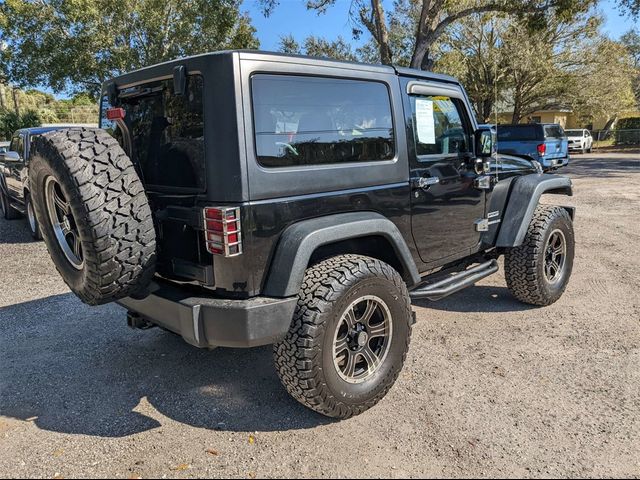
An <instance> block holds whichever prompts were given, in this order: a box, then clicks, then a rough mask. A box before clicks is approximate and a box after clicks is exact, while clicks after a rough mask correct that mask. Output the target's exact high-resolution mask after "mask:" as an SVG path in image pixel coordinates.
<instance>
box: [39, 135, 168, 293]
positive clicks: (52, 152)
mask: <svg viewBox="0 0 640 480" xmlns="http://www.w3.org/2000/svg"><path fill="white" fill-rule="evenodd" d="M49 177H53V180H55V181H56V182H57V184H58V185H59V188H60V190H61V191H62V193H63V195H64V197H65V199H66V200H67V201H68V204H69V209H70V211H71V214H72V216H73V221H74V223H75V228H76V229H77V234H78V235H77V238H79V241H80V245H81V250H82V256H83V265H82V267H81V268H74V266H73V265H72V263H71V262H70V261H69V259H68V256H65V253H64V252H63V250H62V248H61V244H60V242H59V241H58V240H57V238H56V236H55V233H54V230H53V228H54V227H53V225H52V224H53V222H52V220H51V216H50V214H49V211H48V210H47V204H46V203H45V202H46V200H45V182H46V181H51V180H48V179H49ZM29 179H30V191H31V195H32V200H33V204H34V207H35V212H36V218H37V219H38V222H39V223H40V228H41V232H42V236H43V237H44V241H45V243H46V245H47V248H48V250H49V253H50V255H51V258H52V259H53V262H54V264H55V266H56V268H57V269H58V272H60V275H61V276H62V278H63V279H64V281H65V282H66V283H67V285H68V286H69V287H70V288H71V290H72V291H73V292H74V293H75V294H76V295H77V296H78V297H80V299H81V300H82V301H83V302H85V303H87V304H89V305H99V304H104V303H108V302H111V301H114V300H118V299H120V298H124V297H128V296H134V297H141V296H144V295H145V293H146V288H147V287H148V285H149V283H150V281H151V278H152V276H153V274H154V272H155V262H156V234H155V230H154V225H153V219H152V214H151V209H150V207H149V203H148V200H147V196H146V194H145V191H144V187H143V185H142V182H141V181H140V178H139V177H138V174H137V173H136V171H135V168H134V166H133V164H132V162H131V160H130V159H129V157H128V156H127V155H126V154H125V152H124V151H123V149H122V148H121V147H120V145H119V144H118V142H117V141H116V140H115V139H114V138H113V137H111V136H110V135H109V134H108V133H107V132H105V131H104V130H100V129H90V128H78V129H69V130H60V131H55V132H51V133H46V134H44V135H39V136H37V137H35V138H34V140H33V154H32V158H31V161H30V166H29Z"/></svg>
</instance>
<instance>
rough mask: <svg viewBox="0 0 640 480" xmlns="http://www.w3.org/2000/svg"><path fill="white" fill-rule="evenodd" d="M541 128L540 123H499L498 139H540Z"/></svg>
mask: <svg viewBox="0 0 640 480" xmlns="http://www.w3.org/2000/svg"><path fill="white" fill-rule="evenodd" d="M539 128H540V127H539V126H538V125H498V140H503V141H523V140H538V139H539V138H540V133H539V132H540V130H539Z"/></svg>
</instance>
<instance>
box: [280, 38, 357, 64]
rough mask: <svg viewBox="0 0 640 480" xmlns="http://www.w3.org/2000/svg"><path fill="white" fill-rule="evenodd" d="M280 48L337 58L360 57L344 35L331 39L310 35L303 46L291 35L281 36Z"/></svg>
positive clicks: (351, 59) (313, 55)
mask: <svg viewBox="0 0 640 480" xmlns="http://www.w3.org/2000/svg"><path fill="white" fill-rule="evenodd" d="M279 50H280V51H281V52H284V53H292V54H297V55H309V56H311V57H320V58H332V59H335V60H348V61H352V62H354V61H356V60H358V57H357V55H356V53H354V52H353V51H352V49H351V45H349V43H348V42H346V41H345V40H344V39H343V38H342V37H338V38H337V39H336V40H333V41H330V40H325V39H324V38H318V37H315V36H313V35H312V36H310V37H307V38H305V40H304V43H303V45H302V46H300V44H299V43H298V42H297V41H296V40H295V39H294V38H293V37H292V36H291V35H287V36H285V37H281V38H280V45H279Z"/></svg>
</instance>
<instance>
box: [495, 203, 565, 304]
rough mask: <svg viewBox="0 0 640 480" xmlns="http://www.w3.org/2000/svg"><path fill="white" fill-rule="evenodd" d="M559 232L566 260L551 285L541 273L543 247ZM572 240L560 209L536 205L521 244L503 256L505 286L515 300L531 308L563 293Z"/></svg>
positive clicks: (555, 299)
mask: <svg viewBox="0 0 640 480" xmlns="http://www.w3.org/2000/svg"><path fill="white" fill-rule="evenodd" d="M555 230H560V231H561V232H562V234H563V235H564V238H565V241H566V259H565V263H564V266H563V272H562V274H561V276H560V277H559V279H558V280H557V281H556V282H555V283H550V282H549V281H548V280H547V278H546V276H545V274H544V262H545V246H546V245H547V240H548V239H549V237H550V235H551V234H552V232H554V231H555ZM574 252H575V237H574V233H573V222H572V220H571V217H570V215H569V213H568V212H567V210H566V209H564V208H562V207H555V206H548V205H539V206H538V207H537V208H536V210H535V212H534V214H533V218H532V219H531V222H530V223H529V228H528V230H527V234H526V236H525V238H524V242H523V243H522V245H521V246H519V247H515V248H510V249H509V250H508V251H507V252H506V254H505V257H504V271H505V278H506V281H507V287H508V288H509V290H510V291H511V293H512V294H513V296H515V297H516V298H517V299H518V300H520V301H521V302H524V303H528V304H531V305H539V306H544V305H551V304H552V303H554V302H555V301H557V300H558V299H559V298H560V297H561V296H562V294H563V293H564V290H565V288H566V287H567V284H568V282H569V278H570V277H571V270H572V268H573V256H574Z"/></svg>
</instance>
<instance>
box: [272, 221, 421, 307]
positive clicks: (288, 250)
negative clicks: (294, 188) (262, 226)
mask: <svg viewBox="0 0 640 480" xmlns="http://www.w3.org/2000/svg"><path fill="white" fill-rule="evenodd" d="M371 235H378V236H381V237H384V238H385V239H387V240H388V241H389V243H390V244H391V245H392V246H393V249H394V251H395V254H396V255H397V257H398V259H399V261H400V262H401V264H402V266H403V269H404V275H403V276H404V280H405V282H407V284H408V285H409V286H412V285H416V284H418V283H419V282H420V275H419V274H418V269H417V267H416V265H415V262H414V261H413V258H412V256H411V252H410V251H409V247H408V246H407V244H406V242H405V240H404V237H403V236H402V234H401V233H400V230H398V227H396V226H395V225H394V224H393V223H392V222H391V221H390V220H389V219H388V218H386V217H384V216H382V215H380V214H379V213H375V212H352V213H340V214H336V215H328V216H325V217H319V218H312V219H309V220H303V221H301V222H298V223H295V224H293V225H291V226H289V227H288V228H287V229H286V230H285V231H284V232H283V233H282V236H281V237H280V240H279V242H278V244H277V246H276V252H275V254H274V257H273V261H272V262H271V267H270V269H269V274H268V276H267V280H266V282H265V286H264V289H263V294H264V295H266V296H270V297H288V296H292V295H297V294H298V292H299V290H300V285H302V280H303V278H304V272H305V270H306V269H307V266H308V265H309V259H310V258H311V255H312V254H313V252H314V251H315V250H316V249H317V248H318V247H321V246H323V245H327V244H329V243H334V242H338V241H341V240H348V239H351V238H357V237H365V236H371Z"/></svg>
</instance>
